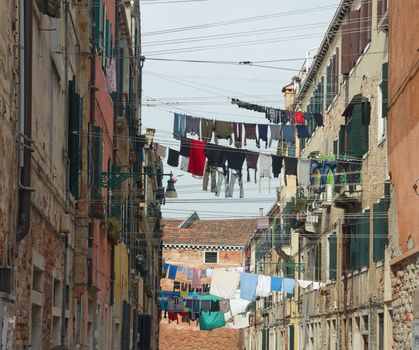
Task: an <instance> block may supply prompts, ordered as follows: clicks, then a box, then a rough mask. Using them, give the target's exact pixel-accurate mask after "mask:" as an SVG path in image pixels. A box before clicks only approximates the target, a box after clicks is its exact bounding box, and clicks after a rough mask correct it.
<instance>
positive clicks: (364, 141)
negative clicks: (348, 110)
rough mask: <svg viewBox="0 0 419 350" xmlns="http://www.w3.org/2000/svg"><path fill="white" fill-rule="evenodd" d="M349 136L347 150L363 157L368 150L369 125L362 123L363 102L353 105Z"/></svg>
mask: <svg viewBox="0 0 419 350" xmlns="http://www.w3.org/2000/svg"><path fill="white" fill-rule="evenodd" d="M347 136H348V142H347V149H346V150H347V152H348V153H349V155H351V156H353V157H357V158H361V157H362V156H363V155H364V154H365V153H366V152H367V151H368V126H364V125H362V109H361V104H357V105H355V106H354V107H353V110H352V114H351V117H350V121H349V123H348V134H347Z"/></svg>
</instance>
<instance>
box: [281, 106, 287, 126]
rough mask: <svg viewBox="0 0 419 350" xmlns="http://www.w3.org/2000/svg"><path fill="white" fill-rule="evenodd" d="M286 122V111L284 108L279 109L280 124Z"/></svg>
mask: <svg viewBox="0 0 419 350" xmlns="http://www.w3.org/2000/svg"><path fill="white" fill-rule="evenodd" d="M286 123H287V111H286V110H284V109H281V124H286Z"/></svg>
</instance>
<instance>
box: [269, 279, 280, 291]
mask: <svg viewBox="0 0 419 350" xmlns="http://www.w3.org/2000/svg"><path fill="white" fill-rule="evenodd" d="M271 289H272V291H273V292H280V291H281V290H282V278H281V277H271Z"/></svg>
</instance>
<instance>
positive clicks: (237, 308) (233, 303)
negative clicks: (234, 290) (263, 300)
mask: <svg viewBox="0 0 419 350" xmlns="http://www.w3.org/2000/svg"><path fill="white" fill-rule="evenodd" d="M249 304H250V301H249V300H244V299H238V298H234V299H230V314H231V316H232V317H233V316H235V315H238V314H242V313H244V312H246V308H247V306H248V305H249Z"/></svg>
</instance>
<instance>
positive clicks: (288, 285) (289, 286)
mask: <svg viewBox="0 0 419 350" xmlns="http://www.w3.org/2000/svg"><path fill="white" fill-rule="evenodd" d="M294 286H295V280H294V279H291V278H284V279H283V286H282V287H283V290H284V293H287V294H293V293H294Z"/></svg>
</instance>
